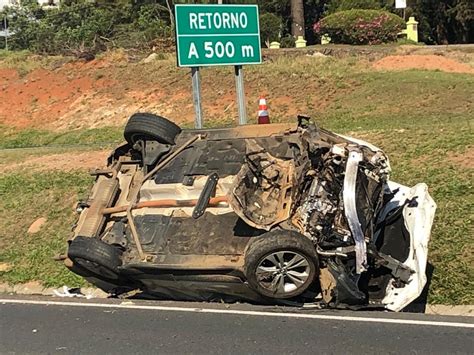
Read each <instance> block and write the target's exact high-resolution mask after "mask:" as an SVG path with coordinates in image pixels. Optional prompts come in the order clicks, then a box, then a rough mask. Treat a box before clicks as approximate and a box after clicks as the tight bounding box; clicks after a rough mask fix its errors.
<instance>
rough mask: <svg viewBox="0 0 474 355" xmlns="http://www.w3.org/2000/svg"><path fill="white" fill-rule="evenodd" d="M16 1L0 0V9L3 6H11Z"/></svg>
mask: <svg viewBox="0 0 474 355" xmlns="http://www.w3.org/2000/svg"><path fill="white" fill-rule="evenodd" d="M17 3H18V1H16V0H0V10H3V8H4V7H5V6H12V5H15V4H17Z"/></svg>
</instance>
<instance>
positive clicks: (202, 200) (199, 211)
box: [193, 173, 219, 219]
mask: <svg viewBox="0 0 474 355" xmlns="http://www.w3.org/2000/svg"><path fill="white" fill-rule="evenodd" d="M218 181H219V175H217V174H216V173H212V174H211V175H209V177H208V178H207V181H206V184H205V185H204V188H203V189H202V192H201V194H200V195H199V199H198V201H197V204H196V207H194V210H193V218H194V219H198V218H199V217H201V216H202V215H203V214H204V212H205V211H206V208H207V206H208V205H209V201H210V200H211V197H212V196H214V195H215V194H216V187H217V182H218Z"/></svg>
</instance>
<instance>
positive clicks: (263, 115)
mask: <svg viewBox="0 0 474 355" xmlns="http://www.w3.org/2000/svg"><path fill="white" fill-rule="evenodd" d="M267 123H270V117H269V116H268V108H267V100H266V99H265V98H264V97H263V96H261V97H260V100H259V101H258V124H267Z"/></svg>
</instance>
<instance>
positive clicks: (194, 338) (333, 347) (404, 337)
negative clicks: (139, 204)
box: [0, 297, 474, 354]
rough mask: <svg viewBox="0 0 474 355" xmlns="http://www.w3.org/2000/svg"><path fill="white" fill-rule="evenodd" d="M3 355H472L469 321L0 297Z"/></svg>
mask: <svg viewBox="0 0 474 355" xmlns="http://www.w3.org/2000/svg"><path fill="white" fill-rule="evenodd" d="M0 298H1V299H0V353H2V354H3V353H20V354H24V353H84V354H89V353H102V354H110V353H113V354H119V353H137V354H139V353H143V354H144V353H172V354H183V353H194V354H214V353H236V354H242V353H258V354H262V353H273V354H275V353H279V354H281V353H284V354H290V353H298V354H305V353H312V354H314V353H387V352H388V353H417V354H418V353H430V354H433V353H472V352H473V350H474V341H473V339H474V337H473V335H474V323H473V320H472V318H467V317H440V316H426V315H420V314H404V313H400V314H394V313H380V312H377V313H375V312H335V311H327V310H326V311H321V310H319V311H318V310H299V309H295V308H289V309H288V308H286V309H285V308H275V307H257V306H250V305H223V304H206V303H177V302H146V301H133V302H130V301H125V302H122V301H119V300H98V301H84V300H64V299H60V298H38V297H31V298H21V299H19V298H15V297H10V298H6V297H0Z"/></svg>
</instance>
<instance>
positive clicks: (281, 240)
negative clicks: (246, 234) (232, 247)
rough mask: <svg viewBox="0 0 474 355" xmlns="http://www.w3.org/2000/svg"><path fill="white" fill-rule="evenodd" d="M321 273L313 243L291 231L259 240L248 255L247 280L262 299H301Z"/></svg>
mask: <svg viewBox="0 0 474 355" xmlns="http://www.w3.org/2000/svg"><path fill="white" fill-rule="evenodd" d="M318 272H319V267H318V257H317V254H316V251H315V248H314V245H313V243H311V241H310V240H309V239H308V238H306V237H305V236H303V235H301V234H299V233H296V232H290V231H274V232H269V233H265V234H263V235H261V236H259V237H256V238H255V239H254V240H253V241H251V244H250V245H249V247H248V248H247V251H246V253H245V276H246V278H247V281H248V283H249V285H250V286H251V287H252V288H253V289H254V290H255V291H257V292H258V293H259V294H261V295H262V296H265V297H268V298H272V299H287V298H292V297H295V296H298V295H301V294H302V293H303V292H304V291H305V290H306V289H307V288H308V287H309V286H310V285H311V284H312V282H313V281H314V279H315V277H316V275H317V273H318Z"/></svg>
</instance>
